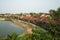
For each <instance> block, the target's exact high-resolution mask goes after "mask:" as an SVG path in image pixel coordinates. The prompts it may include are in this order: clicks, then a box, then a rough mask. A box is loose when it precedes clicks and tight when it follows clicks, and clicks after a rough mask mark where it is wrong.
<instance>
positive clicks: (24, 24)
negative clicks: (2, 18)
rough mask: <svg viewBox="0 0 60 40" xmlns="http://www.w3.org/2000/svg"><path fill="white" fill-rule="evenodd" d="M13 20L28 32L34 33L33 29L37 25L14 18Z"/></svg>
mask: <svg viewBox="0 0 60 40" xmlns="http://www.w3.org/2000/svg"><path fill="white" fill-rule="evenodd" d="M12 22H13V23H14V24H16V25H19V26H21V27H23V28H24V30H25V33H26V34H31V33H32V29H33V28H34V26H35V25H33V24H30V23H28V22H24V21H21V20H17V19H12Z"/></svg>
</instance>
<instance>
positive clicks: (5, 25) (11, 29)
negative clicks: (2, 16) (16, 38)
mask: <svg viewBox="0 0 60 40" xmlns="http://www.w3.org/2000/svg"><path fill="white" fill-rule="evenodd" d="M23 32H24V29H23V28H22V27H20V26H18V25H16V24H13V23H12V22H10V21H0V37H5V36H6V35H7V34H9V35H11V34H12V33H16V34H21V33H23Z"/></svg>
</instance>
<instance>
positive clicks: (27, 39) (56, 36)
mask: <svg viewBox="0 0 60 40" xmlns="http://www.w3.org/2000/svg"><path fill="white" fill-rule="evenodd" d="M30 15H33V14H32V13H30ZM50 15H51V16H50V17H48V19H49V24H50V25H49V26H50V29H49V30H45V29H43V28H40V27H38V26H37V27H35V28H33V29H32V34H25V33H23V34H20V35H18V34H15V33H13V34H12V35H7V37H6V38H1V37H0V40H60V31H57V29H56V28H59V27H60V22H58V24H57V23H56V22H55V20H57V19H60V8H58V9H57V10H56V11H55V10H50Z"/></svg>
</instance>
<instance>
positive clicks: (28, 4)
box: [0, 0, 60, 13]
mask: <svg viewBox="0 0 60 40" xmlns="http://www.w3.org/2000/svg"><path fill="white" fill-rule="evenodd" d="M58 7H60V0H0V13H21V12H23V13H25V12H26V13H29V12H36V13H38V12H45V13H46V12H48V11H49V10H50V9H57V8H58Z"/></svg>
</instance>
